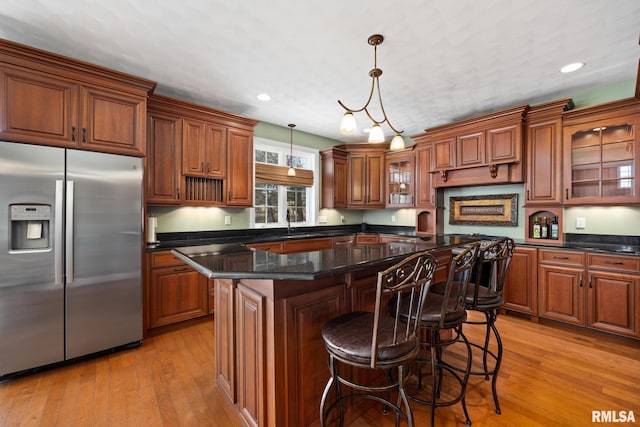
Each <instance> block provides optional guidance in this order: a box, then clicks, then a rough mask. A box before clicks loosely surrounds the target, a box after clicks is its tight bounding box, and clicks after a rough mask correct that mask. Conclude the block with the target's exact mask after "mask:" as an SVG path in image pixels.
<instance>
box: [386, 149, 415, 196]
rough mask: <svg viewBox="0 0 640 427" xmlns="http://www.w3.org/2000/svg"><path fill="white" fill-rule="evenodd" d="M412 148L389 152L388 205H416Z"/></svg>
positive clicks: (387, 176)
mask: <svg viewBox="0 0 640 427" xmlns="http://www.w3.org/2000/svg"><path fill="white" fill-rule="evenodd" d="M413 158H414V154H413V151H412V150H405V151H401V152H387V156H386V166H387V167H386V174H387V175H386V181H387V203H386V206H387V207H398V208H406V207H414V206H415V205H414V193H415V188H414V187H415V183H414V180H415V172H414V161H413Z"/></svg>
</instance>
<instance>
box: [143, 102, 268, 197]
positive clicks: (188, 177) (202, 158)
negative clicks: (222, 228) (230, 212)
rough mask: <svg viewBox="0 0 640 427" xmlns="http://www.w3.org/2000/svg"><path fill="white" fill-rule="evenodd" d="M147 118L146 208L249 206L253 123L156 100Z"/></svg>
mask: <svg viewBox="0 0 640 427" xmlns="http://www.w3.org/2000/svg"><path fill="white" fill-rule="evenodd" d="M148 116H149V135H148V137H147V143H148V148H147V150H148V152H149V159H148V164H147V172H148V173H147V190H148V191H147V203H150V204H156V205H157V204H180V205H204V206H234V207H251V206H252V205H253V127H254V126H255V125H256V123H257V122H256V121H254V120H250V119H246V118H244V117H240V116H235V115H233V114H228V113H223V112H220V111H216V110H212V109H209V108H206V107H202V106H199V105H195V104H191V103H188V102H184V101H179V100H176V99H172V98H168V97H165V96H161V95H152V96H150V97H149V115H148ZM151 156H153V157H151ZM152 162H153V164H152Z"/></svg>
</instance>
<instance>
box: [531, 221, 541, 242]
mask: <svg viewBox="0 0 640 427" xmlns="http://www.w3.org/2000/svg"><path fill="white" fill-rule="evenodd" d="M540 233H541V230H540V221H538V217H535V219H534V221H533V238H534V239H539V238H540Z"/></svg>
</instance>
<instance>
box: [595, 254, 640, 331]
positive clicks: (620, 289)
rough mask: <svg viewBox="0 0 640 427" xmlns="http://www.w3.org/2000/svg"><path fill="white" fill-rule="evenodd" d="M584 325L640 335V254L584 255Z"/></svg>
mask: <svg viewBox="0 0 640 427" xmlns="http://www.w3.org/2000/svg"><path fill="white" fill-rule="evenodd" d="M587 271H588V276H587V284H586V285H585V286H586V289H587V311H586V313H587V314H586V325H587V326H588V327H591V328H595V329H599V330H603V331H607V332H613V333H616V334H621V335H629V336H634V337H640V257H637V256H623V255H609V254H598V253H588V254H587Z"/></svg>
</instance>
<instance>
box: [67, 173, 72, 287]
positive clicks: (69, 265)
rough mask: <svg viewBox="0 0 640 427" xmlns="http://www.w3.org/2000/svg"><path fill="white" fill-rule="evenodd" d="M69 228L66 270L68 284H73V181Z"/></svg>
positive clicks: (68, 183) (68, 198) (70, 190)
mask: <svg viewBox="0 0 640 427" xmlns="http://www.w3.org/2000/svg"><path fill="white" fill-rule="evenodd" d="M66 213H67V226H66V239H65V242H66V250H65V270H66V273H67V284H68V283H73V181H67V212H66Z"/></svg>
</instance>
